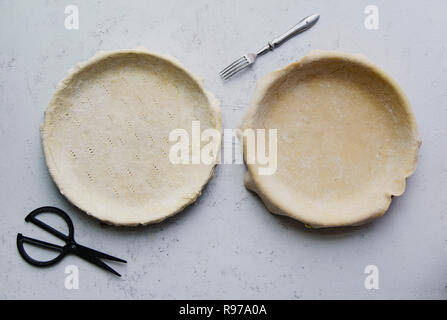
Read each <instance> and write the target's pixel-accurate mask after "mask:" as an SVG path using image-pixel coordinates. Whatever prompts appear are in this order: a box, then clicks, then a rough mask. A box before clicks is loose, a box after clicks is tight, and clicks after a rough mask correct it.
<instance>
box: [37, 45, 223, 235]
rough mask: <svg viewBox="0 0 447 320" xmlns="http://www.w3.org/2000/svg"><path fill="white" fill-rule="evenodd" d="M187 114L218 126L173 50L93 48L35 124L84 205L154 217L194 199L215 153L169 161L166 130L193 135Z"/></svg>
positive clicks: (66, 189)
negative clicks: (206, 159) (206, 160)
mask: <svg viewBox="0 0 447 320" xmlns="http://www.w3.org/2000/svg"><path fill="white" fill-rule="evenodd" d="M192 121H200V126H201V129H202V130H205V129H207V128H214V129H216V130H218V132H220V134H221V132H222V121H221V114H220V105H219V102H218V101H217V99H216V98H215V97H214V96H213V95H212V94H211V93H210V92H208V91H206V90H205V89H204V88H203V86H202V82H201V80H198V79H197V78H196V77H194V76H193V75H192V74H191V73H189V72H188V71H187V70H186V69H185V68H183V67H182V66H181V65H180V63H179V62H178V61H177V60H176V59H175V58H172V57H168V56H162V55H158V54H154V53H151V52H148V51H146V50H144V49H136V50H121V51H113V52H100V53H98V54H97V55H95V56H94V57H93V58H92V59H90V60H88V61H86V62H84V63H80V64H78V65H77V66H76V67H75V68H74V69H72V70H70V71H69V74H68V76H67V77H66V78H65V79H64V80H63V81H62V82H61V83H60V84H59V85H58V87H57V89H56V92H55V94H54V96H53V98H52V100H51V102H50V104H49V106H48V108H47V110H46V112H45V118H44V122H43V124H42V126H41V135H42V143H43V149H44V154H45V160H46V163H47V165H48V168H49V171H50V174H51V176H52V178H53V180H54V182H55V183H56V185H57V186H58V188H59V190H60V192H61V193H62V194H64V195H65V196H66V198H67V199H68V200H70V201H71V202H72V203H73V204H75V205H76V206H77V207H79V208H80V209H82V210H83V211H85V212H86V213H88V214H90V215H92V216H94V217H96V218H98V219H99V220H101V221H103V222H106V223H110V224H114V225H126V226H134V225H139V224H148V223H155V222H159V221H162V220H164V219H165V218H167V217H169V216H172V215H174V214H175V213H177V212H179V211H181V210H182V209H183V208H185V207H186V206H187V205H189V204H191V203H192V202H194V201H195V200H196V198H197V197H198V196H199V195H200V194H201V191H202V189H203V187H204V186H205V184H206V183H207V182H208V181H209V180H210V179H211V178H212V176H213V172H214V167H215V165H216V164H217V161H218V156H217V155H216V157H215V161H214V163H211V164H172V163H171V162H170V160H169V147H170V141H169V133H170V132H171V131H172V130H173V129H177V128H182V129H185V130H186V131H187V132H188V133H189V134H190V135H191V123H192ZM213 143H214V144H216V145H215V147H216V148H217V150H219V149H220V144H221V141H220V139H219V141H213Z"/></svg>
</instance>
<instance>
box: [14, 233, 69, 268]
mask: <svg viewBox="0 0 447 320" xmlns="http://www.w3.org/2000/svg"><path fill="white" fill-rule="evenodd" d="M25 243H28V244H31V245H33V246H36V247H40V248H44V249H49V250H53V251H57V252H59V255H58V256H57V257H55V258H53V259H51V260H48V261H39V260H36V259H34V258H32V257H30V256H29V255H28V253H27V252H26V250H25V248H24V244H25ZM17 249H18V250H19V253H20V255H21V256H22V258H23V259H25V261H26V262H28V263H31V264H32V265H35V266H38V267H46V266H51V265H53V264H55V263H57V262H59V261H60V260H61V259H62V258H63V257H64V256H65V254H66V251H65V247H62V246H58V245H56V244H53V243H48V242H45V241H42V240H37V239H33V238H29V237H25V236H24V235H22V234H21V233H19V234H17Z"/></svg>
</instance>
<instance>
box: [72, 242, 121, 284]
mask: <svg viewBox="0 0 447 320" xmlns="http://www.w3.org/2000/svg"><path fill="white" fill-rule="evenodd" d="M85 249H89V248H86V247H83V246H80V245H76V249H75V250H74V251H73V253H75V254H76V255H78V256H79V257H81V258H82V259H85V260H87V261H88V262H90V263H93V264H94V265H96V266H98V267H100V268H101V269H104V270H106V271H109V272H111V273H113V274H114V275H116V276H118V277H121V275H120V274H119V273H118V272H116V271H115V270H113V269H112V268H111V267H109V266H108V265H107V264H105V263H104V262H103V261H101V260H100V259H99V258H98V257H97V256H96V254H92V253H91V252H90V251H89V250H85ZM90 250H93V249H90Z"/></svg>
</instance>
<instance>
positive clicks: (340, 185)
mask: <svg viewBox="0 0 447 320" xmlns="http://www.w3.org/2000/svg"><path fill="white" fill-rule="evenodd" d="M247 128H251V129H270V128H271V129H275V128H276V129H277V137H278V163H277V171H276V173H275V174H273V175H259V171H258V169H259V168H260V167H261V166H259V165H258V164H247V168H248V172H247V174H246V177H245V184H246V187H247V188H248V189H250V190H252V191H254V192H256V193H257V194H258V195H259V196H260V198H261V199H262V200H263V202H264V204H265V205H266V207H267V208H268V210H269V211H271V212H272V213H275V214H279V215H286V216H289V217H292V218H294V219H297V220H299V221H302V222H303V223H305V224H306V225H308V226H311V227H314V228H320V227H335V226H348V225H359V224H363V223H366V222H368V221H370V220H372V219H374V218H377V217H379V216H381V215H383V214H384V213H385V211H386V210H387V209H388V207H389V205H390V202H391V198H392V196H398V195H401V194H402V193H403V192H404V190H405V181H406V178H407V177H409V176H410V175H411V174H412V173H413V172H414V171H415V169H416V164H417V160H418V150H419V146H420V143H421V140H420V138H419V134H418V129H417V126H416V121H415V118H414V115H413V112H412V110H411V107H410V104H409V102H408V100H407V98H406V97H405V95H404V93H403V92H402V90H401V89H400V88H399V86H398V85H397V84H396V83H395V82H394V81H393V80H392V79H391V78H390V77H389V76H388V75H386V74H385V73H384V72H383V71H381V70H380V69H378V68H377V67H376V66H374V65H373V64H372V63H371V62H369V61H368V60H366V59H365V58H364V57H363V56H360V55H349V54H344V53H338V52H324V51H313V52H311V53H309V54H308V55H306V56H305V57H304V58H303V59H301V60H300V61H298V62H295V63H292V64H291V65H289V66H287V67H286V68H284V69H281V70H278V71H275V72H272V73H270V74H268V75H267V76H266V77H264V78H263V79H262V80H261V81H260V82H259V83H258V85H257V89H256V92H255V94H254V98H253V100H252V103H251V106H250V107H249V110H248V112H247V114H246V115H245V117H244V120H243V121H242V123H241V129H242V130H244V129H247ZM247 152H248V151H247V148H246V145H244V157H245V159H247Z"/></svg>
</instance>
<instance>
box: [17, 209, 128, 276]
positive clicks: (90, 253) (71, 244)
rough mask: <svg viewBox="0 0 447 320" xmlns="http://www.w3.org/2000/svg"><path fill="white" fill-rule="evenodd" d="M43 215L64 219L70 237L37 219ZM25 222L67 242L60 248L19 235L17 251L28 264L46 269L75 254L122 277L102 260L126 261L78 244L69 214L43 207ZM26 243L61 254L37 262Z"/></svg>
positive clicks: (29, 215) (26, 218)
mask: <svg viewBox="0 0 447 320" xmlns="http://www.w3.org/2000/svg"><path fill="white" fill-rule="evenodd" d="M42 213H52V214H56V215H58V216H59V217H61V218H62V219H64V220H65V222H66V223H67V226H68V235H66V234H63V233H62V232H59V231H57V230H56V229H54V228H52V227H50V226H49V225H47V224H46V223H45V222H42V221H41V220H39V219H37V218H36V217H37V216H38V215H39V214H42ZM25 221H26V222H31V223H33V224H35V225H36V226H38V227H40V228H42V229H44V230H45V231H48V232H49V233H51V234H52V235H54V236H56V237H58V238H59V239H61V240H63V241H65V243H66V245H65V246H59V245H56V244H53V243H48V242H45V241H41V240H37V239H33V238H28V237H25V236H23V235H22V234H21V233H18V234H17V249H18V250H19V253H20V255H21V256H22V258H23V259H24V260H25V261H26V262H28V263H30V264H32V265H34V266H37V267H46V266H51V265H53V264H55V263H57V262H59V261H60V260H62V258H63V257H65V255H67V254H75V255H77V256H79V257H81V258H83V259H84V260H87V261H88V262H91V263H93V264H94V265H96V266H98V267H100V268H102V269H104V270H107V271H110V272H112V273H113V274H115V275H117V276H118V277H121V275H120V274H119V273H118V272H116V271H115V270H113V269H112V268H110V267H109V266H108V265H107V264H105V263H104V262H103V261H102V260H100V259H107V260H111V261H117V262H123V263H126V260H123V259H120V258H116V257H113V256H110V255H108V254H105V253H102V252H99V251H96V250H93V249H90V248H87V247H84V246H82V245H80V244H78V243H76V241H75V239H74V227H73V222H72V221H71V219H70V217H69V216H68V214H66V213H65V212H64V211H62V210H61V209H58V208H55V207H41V208H38V209H36V210H34V211H32V212H31V213H30V214H28V215H27V216H26V217H25ZM24 243H28V244H31V245H34V246H37V247H40V248H44V249H49V250H53V251H57V252H59V255H58V256H57V257H56V258H54V259H52V260H48V261H38V260H35V259H33V258H31V257H30V256H29V255H28V253H26V251H25V249H24V247H23V245H24Z"/></svg>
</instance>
